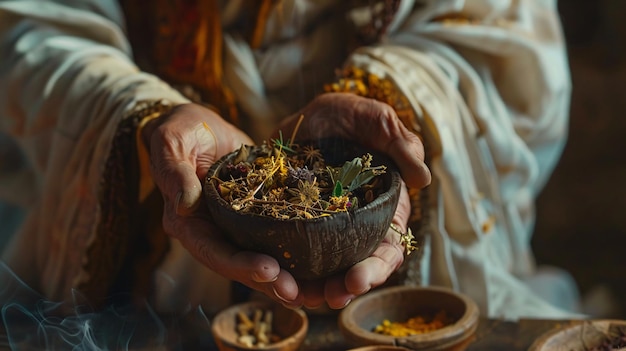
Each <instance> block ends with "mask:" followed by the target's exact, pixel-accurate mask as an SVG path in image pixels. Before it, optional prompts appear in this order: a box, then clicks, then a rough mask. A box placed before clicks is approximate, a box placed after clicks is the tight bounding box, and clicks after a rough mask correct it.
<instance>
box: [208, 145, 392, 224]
mask: <svg viewBox="0 0 626 351" xmlns="http://www.w3.org/2000/svg"><path fill="white" fill-rule="evenodd" d="M328 139H340V138H328ZM343 140H344V141H345V142H346V143H349V144H352V145H355V146H357V147H361V148H363V149H364V151H365V150H369V149H367V148H365V147H364V146H362V145H360V144H357V143H355V142H351V141H349V140H345V139H343ZM301 142H302V143H307V142H311V141H310V140H304V141H301ZM244 146H245V147H248V148H258V147H261V146H260V145H244ZM238 151H239V149H237V150H233V151H231V152H229V153H227V154H225V155H224V156H222V157H220V158H219V159H218V160H217V161H215V162H214V163H213V164H212V165H211V167H209V169H208V171H207V174H206V175H205V177H204V183H203V185H204V186H203V188H204V189H203V192H204V197H205V198H208V199H211V200H216V201H217V203H218V205H219V206H220V207H221V208H223V209H225V210H227V211H229V212H232V213H236V214H238V215H240V216H241V218H255V219H257V220H258V219H262V220H266V221H270V222H302V223H311V224H313V223H316V222H324V221H328V220H329V219H331V218H336V217H340V216H348V217H352V216H357V215H360V214H361V213H362V212H367V211H369V210H371V209H372V208H374V207H376V206H379V205H381V204H382V203H385V202H388V201H392V200H393V198H394V197H396V196H397V197H399V195H397V194H400V192H401V190H402V188H401V186H402V176H401V175H400V171H399V170H398V168H397V167H396V165H395V164H386V166H387V172H386V174H389V187H388V188H387V189H386V190H385V191H384V192H382V193H380V194H379V195H378V196H377V197H376V198H375V199H374V200H373V201H372V202H370V203H368V204H367V205H365V206H363V207H359V208H357V209H356V210H353V211H345V212H337V213H334V214H331V215H330V216H324V217H315V218H310V219H305V218H297V219H296V218H290V219H280V218H274V217H270V216H263V215H259V214H256V213H247V212H239V211H236V210H234V209H233V208H232V206H230V205H229V204H228V201H226V200H224V199H223V198H222V197H221V196H220V195H219V193H218V191H217V189H215V186H214V185H213V182H212V179H213V175H215V174H216V173H217V171H218V169H219V168H220V166H221V165H222V164H223V163H224V162H226V161H227V160H228V159H230V158H233V157H235V155H236V154H237V152H238ZM369 152H376V153H377V155H381V154H380V153H379V152H377V151H374V150H369ZM381 156H384V155H381ZM394 189H395V191H394ZM209 211H212V210H211V209H210V208H209Z"/></svg>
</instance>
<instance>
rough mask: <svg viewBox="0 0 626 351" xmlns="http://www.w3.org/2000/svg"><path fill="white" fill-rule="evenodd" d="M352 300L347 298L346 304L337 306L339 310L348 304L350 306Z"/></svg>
mask: <svg viewBox="0 0 626 351" xmlns="http://www.w3.org/2000/svg"><path fill="white" fill-rule="evenodd" d="M350 302H352V299H348V300H346V303H344V304H343V306H341V307H339V308H337V309H338V310H340V309H342V308H345V307H346V306H348V305H349V304H350Z"/></svg>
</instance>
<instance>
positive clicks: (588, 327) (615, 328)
mask: <svg viewBox="0 0 626 351" xmlns="http://www.w3.org/2000/svg"><path fill="white" fill-rule="evenodd" d="M609 335H611V336H615V335H622V336H624V335H626V321H625V320H612V319H599V320H581V321H579V322H573V323H571V324H567V325H564V326H563V327H560V328H556V329H554V330H551V331H549V332H547V333H545V334H543V335H542V336H540V337H539V338H538V339H537V340H535V342H534V343H533V344H532V345H531V346H530V348H529V349H528V350H529V351H547V350H567V351H586V350H590V349H593V348H594V347H596V346H599V345H600V344H601V343H602V342H604V341H606V340H607V338H608V337H609ZM622 347H623V346H622ZM617 349H618V348H615V350H617ZM620 350H621V348H620Z"/></svg>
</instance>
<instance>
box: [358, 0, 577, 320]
mask: <svg viewBox="0 0 626 351" xmlns="http://www.w3.org/2000/svg"><path fill="white" fill-rule="evenodd" d="M403 3H405V6H401V7H400V11H399V13H398V14H397V20H396V21H395V22H393V23H392V24H391V25H390V27H389V31H388V33H386V36H385V37H384V38H383V39H382V41H381V42H380V43H378V44H376V45H371V46H366V47H361V48H359V49H357V50H356V51H355V52H353V53H352V54H351V55H350V57H349V59H348V61H347V63H346V67H347V68H348V69H347V71H348V72H354V68H357V69H358V70H362V71H364V72H366V74H369V75H372V76H374V77H376V79H379V80H380V81H387V82H391V85H392V87H390V88H389V89H395V90H397V91H399V92H400V94H401V95H402V96H403V99H404V100H405V101H406V102H407V103H408V106H410V107H411V110H412V111H411V112H412V114H413V115H414V119H413V120H411V121H409V122H405V124H407V126H408V127H410V128H413V129H414V130H415V131H416V132H418V133H420V134H421V135H422V137H423V139H424V143H425V146H426V153H427V162H428V164H429V166H430V168H431V170H432V172H433V182H432V184H431V185H430V187H429V188H427V189H426V190H425V191H426V193H427V196H424V199H425V203H424V209H423V211H424V213H423V215H424V218H423V223H422V227H421V229H420V230H421V234H422V235H424V236H425V238H426V243H425V246H424V248H423V251H424V252H423V255H424V256H423V264H422V265H421V266H422V267H421V274H422V276H421V278H422V279H423V282H422V283H423V284H433V285H443V286H448V287H450V288H454V289H457V290H460V291H462V292H465V293H467V294H468V295H470V296H471V297H472V298H473V299H474V300H476V301H477V302H478V304H479V306H481V309H482V311H481V312H482V313H483V314H485V315H489V316H496V317H510V318H516V317H520V316H535V317H536V316H545V317H554V316H559V317H563V316H567V312H565V311H562V310H559V309H557V308H555V307H553V306H552V305H550V304H549V303H548V302H547V301H545V300H543V299H542V298H541V297H539V296H537V295H536V294H535V293H534V292H533V291H531V289H530V288H529V287H528V286H526V285H525V284H524V279H525V278H526V277H528V276H530V275H532V274H533V273H534V270H535V267H534V259H533V256H532V252H531V247H530V238H531V233H532V229H533V225H534V213H535V210H534V201H535V197H536V196H537V194H538V192H539V191H540V190H541V188H542V187H543V185H544V184H545V182H546V181H547V179H548V177H549V175H550V173H551V171H552V169H553V168H554V166H555V164H556V162H557V161H558V158H559V156H560V154H561V151H562V149H563V146H564V144H565V141H566V138H567V121H568V118H567V117H568V108H569V99H570V93H571V84H570V76H569V69H568V68H569V67H568V62H567V56H566V50H565V45H564V40H563V35H562V33H561V27H560V22H559V18H558V14H557V11H556V2H555V1H550V0H522V1H496V0H492V1H489V0H483V1H434V0H433V1H415V2H413V1H408V2H407V1H403ZM406 3H411V4H412V5H410V6H406ZM348 78H351V79H352V78H354V76H351V77H348ZM401 117H402V116H401Z"/></svg>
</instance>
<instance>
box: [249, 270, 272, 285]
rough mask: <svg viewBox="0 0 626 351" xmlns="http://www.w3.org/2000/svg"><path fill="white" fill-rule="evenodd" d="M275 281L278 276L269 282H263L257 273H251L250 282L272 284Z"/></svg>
mask: <svg viewBox="0 0 626 351" xmlns="http://www.w3.org/2000/svg"><path fill="white" fill-rule="evenodd" d="M277 279H278V276H275V277H274V278H272V279H270V280H265V279H262V278H261V276H260V275H259V274H258V273H257V272H252V280H254V281H255V282H257V283H273V282H275V281H276V280H277Z"/></svg>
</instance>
